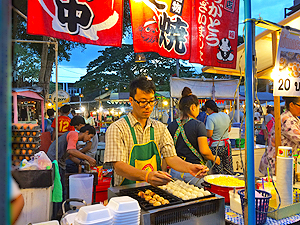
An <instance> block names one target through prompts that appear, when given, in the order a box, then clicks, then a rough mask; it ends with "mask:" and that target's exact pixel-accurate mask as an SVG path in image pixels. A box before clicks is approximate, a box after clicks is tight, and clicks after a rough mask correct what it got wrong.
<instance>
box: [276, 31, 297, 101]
mask: <svg viewBox="0 0 300 225" xmlns="http://www.w3.org/2000/svg"><path fill="white" fill-rule="evenodd" d="M274 71H275V72H274ZM274 71H273V74H272V77H273V79H274V83H273V84H274V87H273V95H274V96H300V37H299V35H295V34H291V33H290V32H289V31H288V30H286V29H282V31H281V35H280V40H279V46H278V51H277V60H276V64H275V69H274Z"/></svg>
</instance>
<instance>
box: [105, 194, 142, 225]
mask: <svg viewBox="0 0 300 225" xmlns="http://www.w3.org/2000/svg"><path fill="white" fill-rule="evenodd" d="M107 207H108V208H109V209H110V211H111V213H112V215H113V222H114V223H113V224H118V225H127V224H128V225H129V224H130V225H135V224H136V225H138V224H140V213H141V208H140V206H139V203H138V201H137V200H135V199H133V198H131V197H128V196H122V197H114V198H111V199H110V200H109V203H108V205H107Z"/></svg>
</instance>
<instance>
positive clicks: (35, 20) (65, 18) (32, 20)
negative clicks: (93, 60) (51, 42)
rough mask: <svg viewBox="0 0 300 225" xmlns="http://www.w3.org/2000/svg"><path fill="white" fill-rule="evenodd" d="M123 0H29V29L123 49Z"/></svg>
mask: <svg viewBox="0 0 300 225" xmlns="http://www.w3.org/2000/svg"><path fill="white" fill-rule="evenodd" d="M122 20H123V0H106V1H99V0H97V1H85V0H69V1H62V0H53V1H45V0H28V29H27V32H28V33H29V34H33V35H45V36H50V37H54V38H59V39H63V40H68V41H74V42H80V43H85V44H94V45H108V46H118V47H121V44H122Z"/></svg>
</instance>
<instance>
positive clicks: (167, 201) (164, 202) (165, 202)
mask: <svg viewBox="0 0 300 225" xmlns="http://www.w3.org/2000/svg"><path fill="white" fill-rule="evenodd" d="M169 203H170V202H169V200H167V199H164V200H163V201H162V202H161V204H163V205H167V204H169Z"/></svg>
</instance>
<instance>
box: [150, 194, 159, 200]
mask: <svg viewBox="0 0 300 225" xmlns="http://www.w3.org/2000/svg"><path fill="white" fill-rule="evenodd" d="M159 197H160V196H159V195H158V194H155V195H153V196H152V198H155V199H157V198H159Z"/></svg>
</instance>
